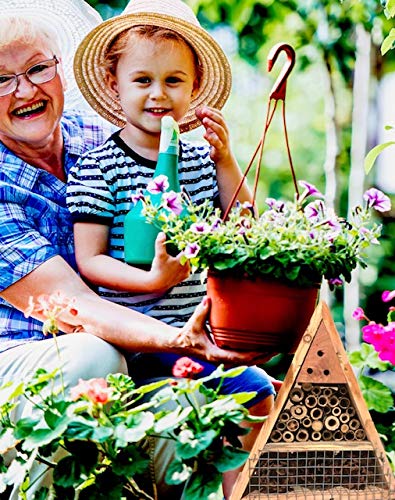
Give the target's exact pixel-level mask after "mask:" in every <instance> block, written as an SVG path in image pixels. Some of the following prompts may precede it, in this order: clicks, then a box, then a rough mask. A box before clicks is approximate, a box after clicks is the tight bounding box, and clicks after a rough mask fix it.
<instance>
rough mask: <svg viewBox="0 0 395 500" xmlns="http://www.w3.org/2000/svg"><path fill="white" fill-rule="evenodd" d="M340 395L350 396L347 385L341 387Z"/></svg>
mask: <svg viewBox="0 0 395 500" xmlns="http://www.w3.org/2000/svg"><path fill="white" fill-rule="evenodd" d="M339 393H340V394H341V395H343V396H344V395H347V396H348V389H347V387H346V386H345V385H339Z"/></svg>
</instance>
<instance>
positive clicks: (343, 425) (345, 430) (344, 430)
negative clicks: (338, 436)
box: [340, 424, 350, 434]
mask: <svg viewBox="0 0 395 500" xmlns="http://www.w3.org/2000/svg"><path fill="white" fill-rule="evenodd" d="M349 430H350V428H349V426H348V425H347V424H341V426H340V431H341V432H342V433H343V434H346V432H348V431H349Z"/></svg>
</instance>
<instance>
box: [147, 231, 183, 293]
mask: <svg viewBox="0 0 395 500" xmlns="http://www.w3.org/2000/svg"><path fill="white" fill-rule="evenodd" d="M180 259H181V256H180V254H179V255H177V256H176V257H172V256H171V255H169V254H168V253H167V250H166V235H165V234H164V233H159V234H158V236H157V238H156V241H155V257H154V260H153V261H152V265H151V270H150V271H149V282H150V287H151V290H152V291H153V292H155V293H163V292H165V291H166V290H168V289H169V288H171V287H173V286H175V285H177V284H178V283H180V282H181V281H184V280H185V279H186V278H188V276H189V275H190V273H191V267H190V265H189V262H186V263H185V264H181V262H180Z"/></svg>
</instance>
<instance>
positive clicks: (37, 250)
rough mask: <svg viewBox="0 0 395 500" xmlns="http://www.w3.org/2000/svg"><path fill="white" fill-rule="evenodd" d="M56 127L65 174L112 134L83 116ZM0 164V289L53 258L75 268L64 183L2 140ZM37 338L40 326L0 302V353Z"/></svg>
mask: <svg viewBox="0 0 395 500" xmlns="http://www.w3.org/2000/svg"><path fill="white" fill-rule="evenodd" d="M60 126H61V130H62V135H63V141H64V168H65V172H66V173H68V172H69V170H70V168H71V166H73V165H75V163H76V161H77V159H78V158H79V157H80V156H81V155H82V154H83V153H85V152H86V151H88V150H89V149H91V148H93V147H96V146H98V145H99V144H102V143H103V142H104V140H105V139H106V138H107V137H108V136H109V135H110V133H111V132H112V131H113V130H114V127H112V126H110V125H109V124H108V123H107V122H105V121H104V120H103V119H101V118H99V117H98V116H97V115H93V114H91V115H89V114H87V113H86V112H85V113H84V115H79V114H78V113H76V112H68V113H65V114H64V116H63V118H62V120H61V123H60ZM0 165H1V168H0V224H1V226H0V227H1V230H0V290H1V291H3V290H4V289H6V288H8V287H9V286H10V285H12V284H13V283H15V282H17V281H19V280H20V279H21V278H23V277H24V276H26V275H27V274H29V273H30V272H31V271H33V270H34V269H36V268H37V267H38V266H40V265H41V264H42V263H44V262H45V261H47V260H49V259H51V258H52V257H54V256H56V255H60V256H62V257H63V258H64V259H65V260H66V261H67V262H68V263H69V264H70V265H71V266H72V267H74V268H76V265H75V259H74V240H73V228H72V222H71V218H70V214H69V212H68V210H67V206H66V185H65V183H64V182H62V181H61V180H59V179H58V178H57V177H55V176H54V175H52V174H50V173H49V172H47V171H45V170H42V169H40V168H37V167H34V166H32V165H29V164H28V163H26V162H24V161H23V160H21V159H20V158H19V157H17V156H16V155H15V154H14V153H13V152H12V151H10V150H9V149H8V148H7V147H6V146H5V145H4V144H3V143H1V142H0ZM61 286H62V284H61V283H59V288H61ZM42 338H43V334H42V322H40V321H37V320H35V319H32V318H25V317H24V315H23V313H22V312H20V311H19V310H17V309H16V308H15V307H13V306H11V305H10V304H9V303H8V302H6V301H5V300H4V299H1V298H0V352H2V351H5V350H6V349H9V348H10V347H14V346H16V345H18V344H20V343H21V342H26V341H33V340H41V339H42Z"/></svg>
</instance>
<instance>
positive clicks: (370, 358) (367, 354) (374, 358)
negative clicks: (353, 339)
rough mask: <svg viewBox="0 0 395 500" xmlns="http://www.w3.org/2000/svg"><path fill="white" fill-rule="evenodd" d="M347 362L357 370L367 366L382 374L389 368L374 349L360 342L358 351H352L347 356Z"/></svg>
mask: <svg viewBox="0 0 395 500" xmlns="http://www.w3.org/2000/svg"><path fill="white" fill-rule="evenodd" d="M349 360H350V363H351V364H352V365H354V366H355V367H357V368H364V367H365V366H367V367H369V368H373V369H375V370H380V371H382V372H383V371H386V370H388V369H389V368H390V366H391V365H390V364H389V363H388V362H386V361H382V360H381V359H380V358H379V356H378V353H377V351H376V350H375V348H374V347H373V346H372V345H371V344H367V343H366V342H362V344H361V347H360V349H359V350H358V351H353V352H352V353H351V354H349Z"/></svg>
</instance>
